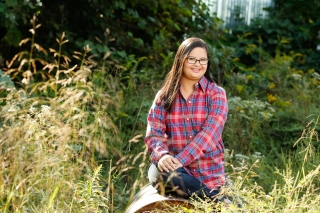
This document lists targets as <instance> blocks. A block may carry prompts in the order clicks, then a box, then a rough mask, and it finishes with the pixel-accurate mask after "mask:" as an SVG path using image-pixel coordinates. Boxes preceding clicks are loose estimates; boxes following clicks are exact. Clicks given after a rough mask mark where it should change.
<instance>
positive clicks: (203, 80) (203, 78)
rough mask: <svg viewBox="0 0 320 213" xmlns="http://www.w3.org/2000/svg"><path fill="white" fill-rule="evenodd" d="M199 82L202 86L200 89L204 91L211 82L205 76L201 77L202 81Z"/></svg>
mask: <svg viewBox="0 0 320 213" xmlns="http://www.w3.org/2000/svg"><path fill="white" fill-rule="evenodd" d="M197 84H198V85H199V86H200V89H201V90H202V91H203V92H206V89H207V86H208V84H209V80H208V79H207V78H206V77H205V76H202V78H201V79H200V81H199V82H198V83H197Z"/></svg>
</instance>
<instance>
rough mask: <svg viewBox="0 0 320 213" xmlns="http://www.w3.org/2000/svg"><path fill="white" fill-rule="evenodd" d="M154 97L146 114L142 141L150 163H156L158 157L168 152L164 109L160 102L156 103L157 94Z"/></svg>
mask: <svg viewBox="0 0 320 213" xmlns="http://www.w3.org/2000/svg"><path fill="white" fill-rule="evenodd" d="M159 94H160V92H158V94H157V95H156V97H155V100H154V101H153V104H152V106H151V109H150V111H149V114H148V126H147V132H146V137H145V139H144V142H145V143H146V144H147V146H148V153H149V154H150V156H151V161H152V163H154V164H156V163H158V161H159V160H160V158H161V157H162V156H163V155H165V154H168V153H169V150H168V147H167V138H166V134H165V132H166V124H165V119H166V110H165V109H164V107H163V106H162V104H161V103H159V102H158V103H157V100H158V96H159Z"/></svg>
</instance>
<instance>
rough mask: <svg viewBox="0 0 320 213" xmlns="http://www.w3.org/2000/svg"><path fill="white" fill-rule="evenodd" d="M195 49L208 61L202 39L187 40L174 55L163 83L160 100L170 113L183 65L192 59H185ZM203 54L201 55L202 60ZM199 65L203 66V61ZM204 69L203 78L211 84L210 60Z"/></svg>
mask: <svg viewBox="0 0 320 213" xmlns="http://www.w3.org/2000/svg"><path fill="white" fill-rule="evenodd" d="M195 49H201V50H202V53H204V54H205V55H206V56H205V57H206V59H208V60H209V53H208V46H207V44H206V43H205V42H204V41H203V40H202V39H200V38H188V39H186V40H184V41H183V42H182V43H181V45H180V46H179V48H178V51H177V53H176V56H175V59H174V62H173V65H172V68H171V70H170V72H169V73H168V75H167V77H166V79H165V81H164V84H163V87H162V89H161V93H160V94H161V95H160V99H161V100H162V101H163V104H164V107H165V108H166V109H167V110H168V111H171V108H172V104H173V102H174V100H175V98H176V95H177V93H178V91H179V89H180V81H181V79H182V76H183V72H184V65H185V64H186V63H185V61H186V60H188V62H191V63H192V62H193V61H192V59H191V60H190V59H187V58H188V57H189V54H190V53H191V52H192V51H193V50H195ZM203 50H205V51H203ZM195 51H196V50H195ZM204 54H202V58H203V55H204ZM195 59H196V60H199V59H200V58H196V57H195ZM198 62H199V64H200V61H196V64H197V63H198ZM201 63H202V64H204V62H203V61H202V62H201ZM188 66H189V65H188ZM204 67H206V70H205V74H204V76H205V77H206V78H207V79H208V80H209V81H211V82H212V81H213V80H212V79H211V77H210V60H209V61H207V64H206V65H205V66H204Z"/></svg>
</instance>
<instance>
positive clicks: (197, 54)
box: [182, 47, 208, 82]
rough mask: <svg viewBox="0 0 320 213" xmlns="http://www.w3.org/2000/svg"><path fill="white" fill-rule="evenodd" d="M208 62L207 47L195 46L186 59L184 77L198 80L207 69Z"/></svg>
mask: <svg viewBox="0 0 320 213" xmlns="http://www.w3.org/2000/svg"><path fill="white" fill-rule="evenodd" d="M194 62H195V63H194ZM207 63H208V58H207V51H206V49H204V48H201V47H196V48H194V49H193V50H192V51H191V52H190V53H189V55H188V56H187V58H186V60H185V61H184V64H183V75H182V78H185V79H186V80H192V81H195V82H198V81H199V80H200V79H201V78H202V76H203V75H204V74H205V72H206V70H207V66H208V64H207Z"/></svg>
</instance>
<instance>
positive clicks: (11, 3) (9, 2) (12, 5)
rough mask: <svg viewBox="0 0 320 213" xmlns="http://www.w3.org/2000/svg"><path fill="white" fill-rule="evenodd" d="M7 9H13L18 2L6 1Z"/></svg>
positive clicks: (15, 0)
mask: <svg viewBox="0 0 320 213" xmlns="http://www.w3.org/2000/svg"><path fill="white" fill-rule="evenodd" d="M6 2H7V4H8V6H9V7H14V6H17V5H18V0H10V1H6Z"/></svg>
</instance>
